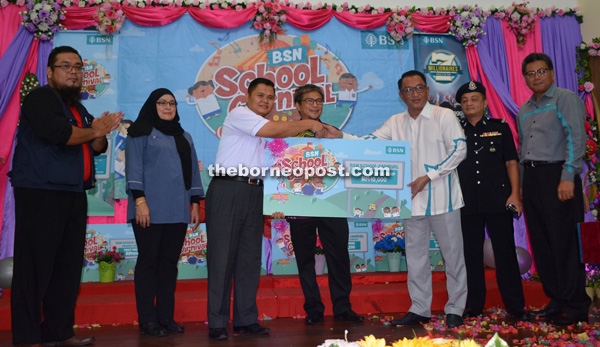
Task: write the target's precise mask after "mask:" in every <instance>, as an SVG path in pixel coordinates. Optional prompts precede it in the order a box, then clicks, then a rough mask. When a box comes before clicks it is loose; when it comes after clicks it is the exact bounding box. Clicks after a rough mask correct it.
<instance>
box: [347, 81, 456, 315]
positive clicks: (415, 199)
mask: <svg viewBox="0 0 600 347" xmlns="http://www.w3.org/2000/svg"><path fill="white" fill-rule="evenodd" d="M398 88H399V89H400V98H401V99H402V101H404V103H405V104H406V106H407V110H406V111H405V112H403V113H399V114H396V115H394V116H392V117H391V118H390V119H388V120H387V121H386V122H385V123H384V124H383V125H382V126H381V127H380V128H379V129H377V130H375V131H374V132H373V133H372V134H370V135H367V136H365V137H364V138H366V139H380V140H395V141H409V142H410V150H411V176H412V180H413V181H412V182H411V183H410V184H409V185H408V186H409V187H410V188H411V192H412V218H411V219H408V220H405V221H404V223H405V226H406V234H405V235H406V236H405V237H406V263H407V267H408V292H409V294H410V298H411V300H412V306H411V307H410V309H409V312H408V314H407V315H406V316H404V317H403V318H401V319H398V320H393V321H392V322H391V323H392V324H394V325H413V324H418V323H426V322H429V319H430V317H431V300H432V297H433V291H432V287H431V285H432V284H431V268H430V260H429V240H430V235H431V230H432V229H433V231H434V233H435V235H436V238H437V241H438V243H439V245H440V249H441V250H442V255H443V256H444V260H445V265H446V277H447V290H448V302H447V304H446V306H445V312H446V325H447V326H448V327H456V326H459V325H462V323H463V322H462V318H461V316H462V314H463V311H464V308H465V303H466V300H467V275H466V268H465V260H464V255H463V241H462V232H461V224H460V211H459V209H460V208H461V207H463V206H464V202H463V197H462V193H461V190H460V183H459V180H458V175H457V172H456V168H457V167H458V164H460V162H461V161H463V160H464V158H465V157H466V141H465V136H464V133H463V130H462V128H461V126H460V124H459V122H458V119H457V118H456V116H455V115H454V113H453V112H452V111H451V110H449V109H445V108H442V107H438V106H433V105H431V104H429V103H428V102H427V99H428V94H429V87H427V82H426V80H425V76H424V75H423V74H422V73H421V72H419V71H414V70H413V71H408V72H406V73H404V74H403V75H402V78H400V80H399V81H398ZM340 136H343V138H345V139H350V138H357V137H356V136H353V135H349V134H343V135H342V134H340Z"/></svg>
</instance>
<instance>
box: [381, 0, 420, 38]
mask: <svg viewBox="0 0 600 347" xmlns="http://www.w3.org/2000/svg"><path fill="white" fill-rule="evenodd" d="M410 11H411V10H410V8H409V7H408V6H405V7H404V8H403V9H397V10H394V11H392V15H391V16H390V17H389V18H388V20H387V21H386V22H385V25H386V26H387V31H388V33H390V36H391V37H392V38H393V39H394V40H396V42H399V43H402V41H403V40H404V38H407V39H408V38H409V37H411V36H412V34H413V31H414V26H413V24H412V21H411V20H410V13H411V12H410Z"/></svg>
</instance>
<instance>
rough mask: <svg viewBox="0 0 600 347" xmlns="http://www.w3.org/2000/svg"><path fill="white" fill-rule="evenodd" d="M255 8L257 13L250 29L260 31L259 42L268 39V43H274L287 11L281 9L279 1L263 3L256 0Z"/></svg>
mask: <svg viewBox="0 0 600 347" xmlns="http://www.w3.org/2000/svg"><path fill="white" fill-rule="evenodd" d="M255 6H256V10H257V11H256V15H254V19H253V21H254V23H253V24H252V26H251V28H254V29H257V30H260V34H259V41H260V42H263V41H264V40H265V37H268V38H269V42H273V41H275V39H276V38H277V33H278V32H279V31H280V30H281V28H282V27H283V26H284V25H285V23H286V21H287V16H286V13H287V11H286V10H284V9H283V8H282V6H281V3H280V2H279V0H273V1H271V0H267V1H265V2H262V1H260V0H258V1H257V2H256V3H255Z"/></svg>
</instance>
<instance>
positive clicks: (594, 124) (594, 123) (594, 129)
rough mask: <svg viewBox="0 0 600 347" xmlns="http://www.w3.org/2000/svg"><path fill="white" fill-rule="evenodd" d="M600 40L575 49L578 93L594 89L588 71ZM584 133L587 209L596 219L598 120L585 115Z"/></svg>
mask: <svg viewBox="0 0 600 347" xmlns="http://www.w3.org/2000/svg"><path fill="white" fill-rule="evenodd" d="M599 49H600V38H595V39H593V40H592V42H590V43H585V42H582V43H581V44H580V45H579V47H577V58H576V59H575V61H576V62H577V67H576V68H575V72H576V73H577V75H579V76H583V77H579V78H578V79H577V81H578V84H579V91H582V92H583V91H585V92H587V93H589V92H591V91H592V90H593V89H594V84H593V83H592V82H591V77H592V72H591V69H590V59H591V58H592V57H597V56H598V55H600V54H599V53H600V52H599V51H598V50H599ZM585 132H586V134H587V136H588V139H587V143H586V150H585V155H584V156H583V160H584V162H585V164H586V165H587V168H588V171H587V173H586V176H587V181H588V182H589V183H588V187H589V190H588V197H587V198H588V202H589V208H590V211H591V212H592V214H593V215H594V217H596V218H598V215H599V214H600V160H599V159H600V158H599V156H598V154H597V151H598V147H600V136H599V135H598V118H597V117H596V118H594V119H592V117H591V116H590V115H586V119H585Z"/></svg>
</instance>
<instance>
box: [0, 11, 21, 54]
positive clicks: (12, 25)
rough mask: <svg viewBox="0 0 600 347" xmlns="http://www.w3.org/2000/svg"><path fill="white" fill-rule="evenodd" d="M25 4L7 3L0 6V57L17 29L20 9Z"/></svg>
mask: <svg viewBox="0 0 600 347" xmlns="http://www.w3.org/2000/svg"><path fill="white" fill-rule="evenodd" d="M24 9H25V6H17V5H13V4H8V6H6V7H0V32H1V33H2V35H0V58H1V57H2V56H3V55H4V51H6V48H8V45H10V42H11V41H12V39H13V37H14V36H15V34H16V33H17V30H19V26H20V25H21V21H22V20H21V16H20V15H19V12H20V11H23V10H24Z"/></svg>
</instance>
